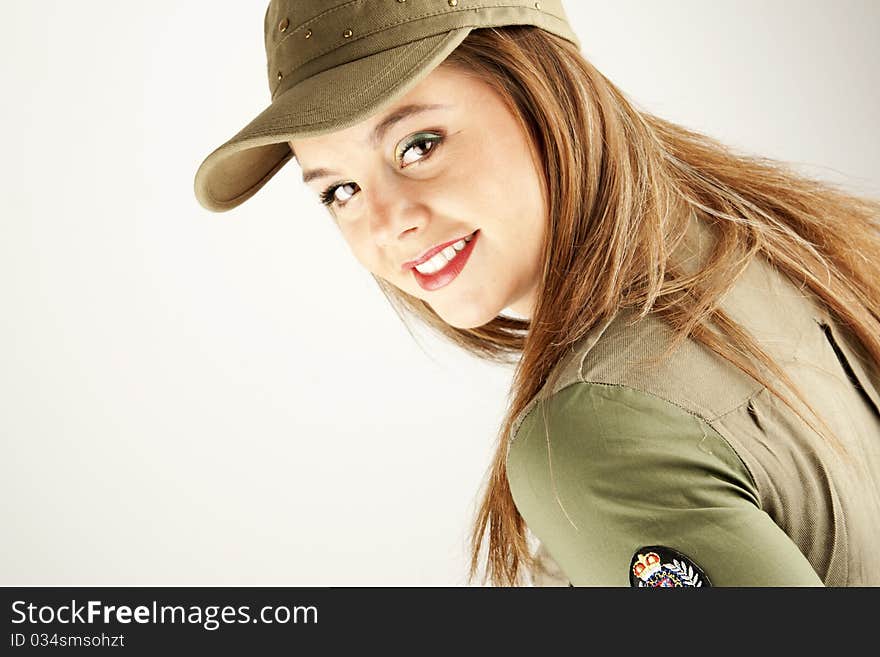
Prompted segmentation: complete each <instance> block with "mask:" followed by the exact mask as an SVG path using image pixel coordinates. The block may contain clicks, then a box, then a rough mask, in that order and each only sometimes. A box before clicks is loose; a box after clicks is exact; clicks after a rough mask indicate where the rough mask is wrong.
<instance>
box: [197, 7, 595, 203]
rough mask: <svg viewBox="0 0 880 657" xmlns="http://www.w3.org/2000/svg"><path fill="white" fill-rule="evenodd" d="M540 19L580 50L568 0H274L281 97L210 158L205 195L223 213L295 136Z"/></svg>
mask: <svg viewBox="0 0 880 657" xmlns="http://www.w3.org/2000/svg"><path fill="white" fill-rule="evenodd" d="M501 25H535V26H537V27H540V28H542V29H544V30H546V31H548V32H551V33H553V34H555V35H557V36H560V37H563V38H565V39H567V40H569V41H571V42H572V43H574V44H575V45H576V46H577V47H578V48H580V42H579V41H578V39H577V36H576V35H575V34H574V32H573V31H572V28H571V26H570V25H569V23H568V19H567V17H566V15H565V12H564V10H563V7H562V2H561V1H560V0H542V1H541V2H534V1H529V2H526V1H524V0H272V1H271V2H270V3H269V7H268V9H267V10H266V16H265V20H264V31H265V45H266V59H267V73H268V78H269V90H270V92H271V103H270V105H269V106H268V107H267V108H266V109H264V110H263V111H262V112H260V114H258V115H257V117H256V118H255V119H253V120H252V121H251V122H250V123H248V124H247V125H246V126H245V127H244V128H243V129H242V130H241V131H240V132H239V133H238V134H236V135H235V136H234V137H232V138H231V139H229V140H228V141H227V142H226V143H224V144H223V145H222V146H220V147H219V148H217V149H216V150H215V151H214V152H213V153H211V154H210V155H208V157H206V158H205V160H204V161H203V162H202V164H201V166H200V167H199V169H198V171H197V172H196V176H195V194H196V198H197V199H198V200H199V202H200V203H201V204H202V205H203V206H204V207H205V208H207V209H208V210H212V211H214V212H223V211H226V210H231V209H232V208H234V207H236V206H238V205H240V204H242V203H243V202H244V201H246V200H247V199H249V198H250V197H251V196H253V195H254V194H255V193H256V192H257V191H258V190H259V189H260V188H261V187H262V186H263V185H265V184H266V182H268V181H269V179H270V178H271V177H272V176H274V175H275V173H276V172H278V170H279V169H280V168H281V167H282V166H284V164H285V163H286V162H287V161H288V160H289V159H290V158H291V157H292V156H293V153H292V152H291V150H290V146H289V145H288V143H287V142H288V141H290V140H293V139H297V138H301V137H311V136H316V135H320V134H325V133H329V132H334V131H336V130H340V129H342V128H346V127H349V126H351V125H354V124H356V123H359V122H360V121H362V120H364V119H366V118H367V117H369V116H371V115H373V114H374V113H376V112H378V111H379V110H381V109H382V108H383V107H384V106H386V105H390V104H392V103H393V102H395V101H396V100H398V99H399V98H401V97H402V96H404V95H405V94H406V93H407V91H409V90H410V89H411V88H412V87H414V86H415V85H416V84H417V83H418V82H419V81H420V80H421V79H423V78H424V77H425V76H426V75H427V74H428V73H430V72H431V71H432V70H433V69H434V68H435V67H436V66H437V65H438V64H440V63H441V62H442V61H443V60H444V59H445V58H446V57H447V56H448V55H449V54H450V53H451V52H452V51H453V50H455V48H456V46H458V44H460V43H461V42H462V41H463V40H464V38H465V37H466V36H467V35H468V33H469V32H470V31H471V30H473V29H476V28H481V27H495V26H501Z"/></svg>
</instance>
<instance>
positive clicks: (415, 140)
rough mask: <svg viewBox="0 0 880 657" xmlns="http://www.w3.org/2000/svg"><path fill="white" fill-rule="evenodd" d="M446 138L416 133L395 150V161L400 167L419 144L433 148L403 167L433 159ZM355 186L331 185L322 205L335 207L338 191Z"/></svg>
mask: <svg viewBox="0 0 880 657" xmlns="http://www.w3.org/2000/svg"><path fill="white" fill-rule="evenodd" d="M444 138H445V133H444V132H443V131H442V130H423V131H420V132H416V133H415V134H413V135H411V136H409V137H407V138H406V139H405V140H404V141H403V142H402V143H401V145H400V146H398V147H397V148H396V149H395V152H394V159H395V161H396V162H397V163H398V165H400V164H401V163H402V160H403V159H404V157H405V156H406V154H407V152H409V150H410V149H411V148H412V147H413V146H416V145H418V144H431V146H429V147H427V148H423V149H422V150H423V152H424V155H422V157H420V158H418V159H417V160H413V161H412V162H410V163H408V164H406V165H403V166H404V167H406V166H410V165H412V164H417V163H419V162H422V161H424V160H426V159H427V158H429V157H431V155H432V154H433V153H434V151H436V150H437V148H438V147H439V145H440V144H441V143H442V142H443V140H444ZM353 184H354V185H356V184H357V183H352V182H345V183H339V184H335V185H331V186H329V187H327V188H326V189H325V190H324V191H323V192H321V194H320V197H321V203H323V204H324V205H326V206H328V207H330V206H332V205H334V203H336V197H335V194H336V190H337V189H339V188H340V187H344V186H346V185H353ZM344 205H345V202H343V203H342V204H341V205H340V207H341V206H344Z"/></svg>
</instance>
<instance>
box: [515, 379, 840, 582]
mask: <svg viewBox="0 0 880 657" xmlns="http://www.w3.org/2000/svg"><path fill="white" fill-rule="evenodd" d="M507 474H508V479H509V481H510V488H511V492H512V494H513V498H514V502H515V503H516V506H517V509H518V510H519V512H520V514H522V516H523V518H524V519H525V521H526V524H527V525H528V527H529V529H530V530H531V531H532V533H534V534H535V535H536V536H537V537H538V538H539V539H540V540H541V542H542V543H543V544H544V546H546V549H547V550H548V552H549V553H550V554H551V555H552V557H553V558H554V559H555V561H556V562H557V563H558V564H559V566H560V567H561V569H562V570H563V571H564V573H565V575H566V576H567V577H568V579H569V580H570V581H571V583H572V584H573V585H574V586H658V585H659V586H663V585H666V586H669V585H683V586H692V585H696V586H699V585H702V584H703V581H705V585H708V586H822V585H823V583H822V580H821V579H820V578H819V576H818V575H817V574H816V572H815V570H814V569H813V568H812V567H811V565H810V563H809V562H808V561H807V559H806V558H805V557H804V555H803V554H802V553H801V552H800V550H799V549H798V548H797V546H796V545H795V544H794V543H793V542H792V540H791V539H790V538H789V537H788V536H787V535H786V534H785V532H783V531H782V529H781V528H780V527H779V526H778V525H777V524H776V523H775V522H774V521H773V519H772V518H770V516H768V515H767V513H765V512H764V511H763V510H762V509H761V507H760V498H759V495H758V490H757V487H756V485H755V483H754V480H753V479H752V477H751V475H750V473H749V472H748V470H747V469H746V467H745V465H744V464H743V462H742V460H741V459H740V458H739V456H738V455H737V454H736V452H735V451H734V450H733V448H732V447H731V446H730V444H729V443H728V442H727V441H726V440H725V439H724V438H723V437H722V436H721V435H720V434H719V433H718V432H717V431H716V430H715V429H714V428H712V426H711V425H709V424H708V423H707V422H706V421H705V420H704V419H702V418H700V417H698V416H697V415H694V414H693V413H690V412H689V411H687V410H685V409H684V408H682V407H679V406H678V405H676V404H673V403H671V402H668V401H666V400H664V399H661V398H660V397H657V396H655V395H652V394H650V393H646V392H643V391H640V390H636V389H634V388H630V387H627V386H622V385H610V384H601V383H588V382H578V383H574V384H572V385H569V386H567V387H566V388H563V389H562V390H560V391H558V392H556V393H555V394H553V395H552V396H550V397H549V398H546V399H543V400H541V401H539V402H538V403H536V404H535V405H534V406H533V408H532V410H531V411H530V412H529V413H528V415H526V417H525V418H524V419H523V421H522V423H521V424H520V426H519V429H518V430H517V432H516V435H515V437H514V440H513V442H512V443H511V445H510V450H509V452H508V457H507ZM682 581H684V583H683V584H682V583H681V582H682Z"/></svg>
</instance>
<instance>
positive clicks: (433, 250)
mask: <svg viewBox="0 0 880 657" xmlns="http://www.w3.org/2000/svg"><path fill="white" fill-rule="evenodd" d="M475 233H476V231H474V232H473V233H469V234H468V235H462V236H461V237H456V238H455V239H454V240H449V241H448V242H444V243H443V244H438V245H437V246H432V247H431V248H430V249H428V250H427V251H425V252H424V253H423V254H422V255H420V256H419V257H418V258H416V259H415V260H407V261H406V262H404V263H403V264H402V265H401V267H400V268H401V270H403V271H404V272H406V271H407V270H409V269H412V268H414V267H415V266H416V265H420V264H422V263H423V262H427V261H428V260H430V259H431V257H432V256H434V255H436V254H438V253H440V252H441V251H442V250H443V249H445V248H446V247H447V246H452V245H453V244H455V243H456V242H458V241H459V240H463V239H464V238H465V237H472V236H473V235H474V234H475Z"/></svg>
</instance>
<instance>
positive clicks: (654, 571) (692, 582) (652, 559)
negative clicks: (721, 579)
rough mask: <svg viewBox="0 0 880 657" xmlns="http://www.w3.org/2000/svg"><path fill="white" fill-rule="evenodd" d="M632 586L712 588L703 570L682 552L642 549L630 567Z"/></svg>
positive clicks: (655, 546) (660, 547)
mask: <svg viewBox="0 0 880 657" xmlns="http://www.w3.org/2000/svg"><path fill="white" fill-rule="evenodd" d="M629 584H630V586H649V587H662V586H712V584H711V583H710V582H709V578H708V577H706V574H705V573H704V572H703V570H702V569H701V568H700V567H699V566H698V565H697V564H695V563H694V562H693V560H692V559H690V558H689V557H686V556H685V555H683V554H682V553H681V552H679V551H678V550H673V549H672V548H668V547H665V546H663V545H647V546H645V547H640V548H639V549H638V550H636V551H635V554H633V557H632V560H631V561H630V564H629Z"/></svg>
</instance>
